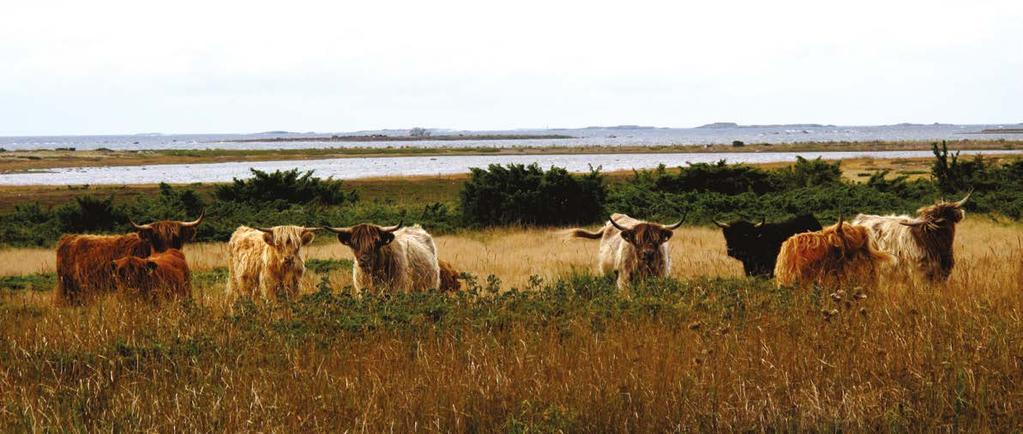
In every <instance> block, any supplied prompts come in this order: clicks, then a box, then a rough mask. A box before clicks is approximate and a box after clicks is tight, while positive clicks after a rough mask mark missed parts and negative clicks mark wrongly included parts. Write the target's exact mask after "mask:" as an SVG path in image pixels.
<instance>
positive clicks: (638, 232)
mask: <svg viewBox="0 0 1023 434" xmlns="http://www.w3.org/2000/svg"><path fill="white" fill-rule="evenodd" d="M671 235H672V231H671V230H670V229H666V228H664V227H663V226H661V225H657V224H651V223H640V224H638V225H636V226H633V227H632V228H631V229H626V230H623V231H622V233H621V237H622V239H624V240H625V241H627V242H628V243H629V244H632V246H633V247H635V248H636V254H637V255H638V256H639V259H640V260H641V261H642V262H644V263H648V264H649V263H654V262H656V261H658V260H660V259H661V245H662V244H664V243H666V242H668V240H669V239H671Z"/></svg>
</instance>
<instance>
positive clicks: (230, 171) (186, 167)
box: [0, 151, 1021, 185]
mask: <svg viewBox="0 0 1023 434" xmlns="http://www.w3.org/2000/svg"><path fill="white" fill-rule="evenodd" d="M1019 153H1021V151H963V152H962V154H963V155H972V154H988V155H996V154H1019ZM797 155H799V156H803V157H805V158H817V157H821V158H824V159H826V160H838V159H845V158H861V157H873V158H921V157H930V156H931V155H932V154H931V152H930V151H880V152H869V151H864V152H799V153H794V152H758V153H706V154H697V153H693V154H571V155H474V156H437V157H379V158H378V157H374V158H333V159H323V160H297V161H263V162H234V163H208V164H161V165H149V166H124V167H86V168H57V169H49V170H45V171H39V172H31V173H11V174H2V175H0V185H79V184H153V183H159V182H167V183H172V184H180V183H192V182H227V181H231V180H232V179H233V178H246V177H249V176H251V172H250V169H258V170H262V171H274V170H289V169H295V168H297V169H300V170H314V171H315V172H316V176H319V177H328V176H331V177H334V178H337V179H356V178H368V177H380V176H414V175H446V174H456V173H466V172H468V171H469V168H472V167H486V166H487V165H489V164H509V163H518V164H532V163H538V164H540V165H541V166H543V167H545V168H546V167H550V166H557V167H564V168H566V169H568V170H570V171H573V172H581V171H585V170H588V169H589V168H590V167H601V168H602V170H604V171H615V170H628V169H647V168H653V167H657V166H658V165H660V164H664V165H667V166H669V167H673V166H684V165H687V164H689V163H710V162H715V161H718V160H722V159H724V160H727V161H728V162H730V163H773V162H785V161H795V159H796V156H797Z"/></svg>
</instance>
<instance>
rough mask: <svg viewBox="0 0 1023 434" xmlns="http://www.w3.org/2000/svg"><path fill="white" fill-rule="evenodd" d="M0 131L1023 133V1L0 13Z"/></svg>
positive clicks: (18, 7)
mask: <svg viewBox="0 0 1023 434" xmlns="http://www.w3.org/2000/svg"><path fill="white" fill-rule="evenodd" d="M0 11H2V12H0V135H21V134H24V135H29V134H32V135H45V134H117V133H139V132H164V133H206V132H210V133H213V132H257V131H266V130H290V131H321V132H329V131H352V130H362V129H379V128H408V127H412V126H425V127H436V128H458V129H511V128H543V127H584V126H589V125H618V124H641V125H655V126H670V127H688V126H696V125H700V124H704V123H709V122H715V121H733V122H739V123H745V124H754V123H756V124H766V123H803V122H815V123H830V124H840V125H869V124H889V123H897V122H921V123H929V122H950V123H1010V122H1012V123H1015V122H1023V1H1019V0H1007V1H970V2H964V1H954V2H944V1H895V0H887V1H857V2H825V1H819V0H817V1H743V2H740V1H698V2H681V1H663V2H662V1H620V0H619V1H614V2H603V1H592V0H587V1H553V0H541V1H532V0H525V1H521V0H520V1H507V2H488V1H480V0H467V1H448V0H431V1H423V0H414V1H323V2H314V1H293V0H292V1H280V0H277V1H268V2H263V1H238V2H235V1H214V0H204V1H191V0H179V1H173V2H159V3H157V2H151V1H139V0H132V1H110V0H92V1H77V0H76V1H66V2H64V1H50V0H32V1H5V2H4V5H3V6H2V8H0Z"/></svg>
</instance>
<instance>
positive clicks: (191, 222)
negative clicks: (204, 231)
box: [181, 208, 206, 228]
mask: <svg viewBox="0 0 1023 434" xmlns="http://www.w3.org/2000/svg"><path fill="white" fill-rule="evenodd" d="M203 217H206V208H203V210H202V212H200V213H199V218H197V219H195V220H193V221H190V222H181V226H184V227H186V228H190V227H192V226H195V225H197V224H199V223H202V218H203Z"/></svg>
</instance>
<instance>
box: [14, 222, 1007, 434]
mask: <svg viewBox="0 0 1023 434" xmlns="http://www.w3.org/2000/svg"><path fill="white" fill-rule="evenodd" d="M1021 239H1023V230H1021V227H1020V225H1018V224H1003V223H994V222H991V221H988V220H986V219H985V218H984V217H977V216H971V217H968V218H967V220H966V221H965V222H964V223H963V224H961V225H960V227H959V234H958V238H957V242H956V249H957V250H956V256H957V260H958V264H957V266H956V269H955V271H954V272H953V274H952V278H951V281H950V282H949V283H948V284H947V285H942V286H941V287H933V288H906V287H903V286H886V287H881V288H877V289H873V290H868V291H867V295H868V297H867V298H866V299H865V300H862V301H853V300H851V299H849V298H848V296H846V297H845V298H844V299H842V300H838V301H834V300H832V299H831V297H829V296H828V295H827V294H826V293H824V294H820V299H819V300H818V299H817V298H816V297H817V295H814V293H812V292H797V293H793V294H792V295H786V294H789V293H787V292H784V291H781V292H772V291H773V290H772V289H770V288H771V285H764V284H758V283H756V282H753V281H747V280H744V279H732V280H729V281H726V283H725V284H724V286H720V287H719V286H718V285H719V283H715V282H714V281H705V280H700V279H696V280H693V281H691V282H692V283H691V284H689V286H686V287H685V288H684V289H682V290H679V291H676V292H675V293H674V295H673V296H672V297H669V298H664V299H663V300H670V301H664V303H668V304H667V305H661V304H657V301H656V300H655V299H656V297H654V296H650V295H646V296H641V297H638V299H636V300H631V301H630V300H629V299H628V298H621V299H617V301H615V303H614V304H611V305H609V306H600V307H599V310H598V312H604V313H600V314H594V315H581V316H571V315H566V316H563V317H559V316H557V314H554V313H543V314H540V313H538V314H535V315H532V316H526V317H517V316H513V317H512V318H515V319H514V320H512V321H510V322H507V323H499V324H497V325H489V326H485V327H481V326H473V325H466V326H461V325H455V326H450V327H440V326H438V327H433V326H429V325H428V324H429V322H428V321H426V322H425V323H424V324H426V325H422V324H420V322H417V321H424V320H423V319H413V320H412V322H410V323H409V324H410V325H408V326H402V327H398V328H394V329H389V328H387V327H381V326H374V328H370V329H365V330H362V329H360V330H357V331H341V332H336V333H334V332H332V334H330V335H320V334H317V333H322V331H320V330H322V329H320V328H319V327H328V326H330V325H331V324H335V323H336V322H337V321H347V320H350V319H349V318H334V317H330V316H327V317H325V318H321V319H318V320H317V321H324V322H315V321H313V319H311V317H304V316H303V315H316V314H315V312H306V313H303V312H305V311H301V310H297V311H296V310H288V309H274V308H273V307H272V306H268V307H261V308H259V310H257V311H256V314H254V316H251V317H245V316H242V317H235V316H232V315H231V314H229V310H230V307H229V306H228V304H227V303H225V298H224V295H223V291H222V290H221V289H222V288H216V287H212V288H211V287H200V288H197V292H196V306H195V307H188V306H178V305H169V306H164V307H162V308H154V307H151V306H146V305H138V304H134V303H132V302H130V301H124V300H120V299H118V298H107V299H104V300H102V301H100V302H99V303H97V304H95V305H91V306H88V307H84V308H54V307H52V306H51V304H50V303H49V297H48V294H47V293H46V292H31V291H27V292H26V291H22V292H18V293H9V294H5V295H4V296H3V298H0V362H3V365H2V366H0V393H2V394H3V397H4V399H3V402H4V403H2V404H0V429H3V430H36V431H41V430H46V429H47V428H63V429H67V430H74V431H111V430H124V431H139V430H143V431H149V430H154V431H170V430H179V431H232V432H235V431H302V432H305V431H343V430H349V431H371V432H378V431H385V430H386V431H399V432H411V431H415V430H425V431H444V432H451V431H453V432H477V431H487V432H491V431H495V430H504V431H507V430H515V429H519V428H522V427H524V426H525V427H531V428H532V429H535V430H541V431H543V430H554V431H556V430H567V431H586V432H593V431H600V432H608V431H618V432H635V431H643V432H649V431H658V432H659V431H692V430H700V431H737V430H742V431H746V430H757V431H761V430H786V431H789V430H811V431H821V430H852V431H867V430H869V431H879V430H886V431H887V430H896V431H907V430H908V431H951V430H957V429H958V430H970V431H1006V430H1010V431H1011V430H1013V429H1017V428H1018V427H1019V426H1020V424H1021V423H1023V241H1021ZM437 244H438V249H439V250H440V254H441V257H442V258H445V259H449V260H451V261H452V262H453V263H455V264H456V265H458V266H459V267H460V268H462V269H463V270H466V271H469V272H472V273H474V274H478V275H486V274H494V275H496V276H497V277H499V278H500V279H501V280H502V281H503V282H504V283H505V287H506V288H507V287H509V286H520V287H521V286H524V285H525V284H526V282H527V281H528V276H529V275H532V274H536V275H540V276H543V277H544V278H545V279H555V278H557V277H559V276H564V275H566V274H568V273H571V272H573V271H574V270H591V269H592V268H593V266H594V256H595V253H596V250H597V241H590V240H563V239H561V238H560V235H559V234H557V233H555V232H552V231H544V230H536V229H500V230H489V231H482V232H470V233H465V234H461V235H452V236H443V237H438V238H437ZM672 248H673V257H674V261H675V268H674V270H673V276H674V277H677V278H682V279H688V278H690V277H695V276H704V275H708V276H729V277H736V276H738V275H739V274H740V271H741V268H740V267H739V265H738V264H737V263H735V262H734V261H731V260H729V259H727V258H726V257H725V255H724V245H723V241H722V240H721V236H720V233H719V232H718V231H716V230H712V229H708V228H688V227H687V228H683V229H681V230H680V231H679V232H678V233H677V235H676V237H674V238H673V239H672ZM42 252H43V251H40V250H37V249H21V250H6V251H2V252H0V264H4V266H5V267H6V268H4V269H3V270H4V271H5V272H9V273H17V272H35V271H40V267H46V266H50V267H52V265H45V264H43V263H44V262H45V261H46V260H45V259H42V256H39V255H41V254H42ZM186 254H187V255H188V257H189V260H190V262H191V263H192V267H193V268H194V269H197V270H209V269H211V268H212V267H217V266H222V265H223V261H224V258H225V250H224V246H223V245H222V244H197V245H192V246H190V247H189V248H188V249H187V251H186ZM309 256H310V257H314V258H350V253H349V252H348V250H347V248H344V247H343V246H341V245H339V244H338V243H336V242H333V241H332V242H330V243H319V244H316V245H314V246H313V247H312V248H311V249H310V251H309ZM24 257H39V258H40V259H37V261H36V262H37V263H36V264H35V265H31V264H28V263H25V265H23V266H21V265H18V264H20V263H22V262H24V261H19V259H20V258H24ZM40 264H43V265H40ZM19 267H21V268H19ZM336 274H337V275H336V276H332V277H331V279H333V280H335V281H336V282H338V283H343V282H344V279H346V278H347V279H349V281H350V276H348V277H346V276H345V274H347V273H346V272H336ZM314 281H315V279H314V277H312V276H311V277H310V282H308V283H309V284H308V286H307V288H306V290H307V291H311V290H312V283H313V282H314ZM727 282H732V283H731V285H733V286H732V287H733V289H727V288H725V287H728V285H729V284H728V283H727ZM735 288H738V289H735ZM751 288H753V289H751ZM629 303H634V304H636V305H638V306H640V307H639V308H638V309H639V310H637V311H635V312H636V313H632V314H626V315H619V314H614V313H606V312H613V311H614V309H616V307H615V306H622V305H625V304H629ZM645 303H650V305H649V306H648V307H643V306H647V305H646V304H645ZM575 307H576V308H580V307H579V306H575ZM822 308H823V309H826V310H830V309H835V311H836V312H838V314H836V315H835V316H833V317H831V318H830V319H827V320H826V319H825V316H822V314H821V312H820V310H821V309H822ZM605 309H606V311H605ZM549 315H554V316H553V317H551V316H549ZM559 318H564V319H559ZM352 320H354V319H352ZM294 324H299V325H302V324H304V327H308V328H309V329H299V330H296V329H293V328H290V327H289V325H294ZM376 327H381V328H376Z"/></svg>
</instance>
